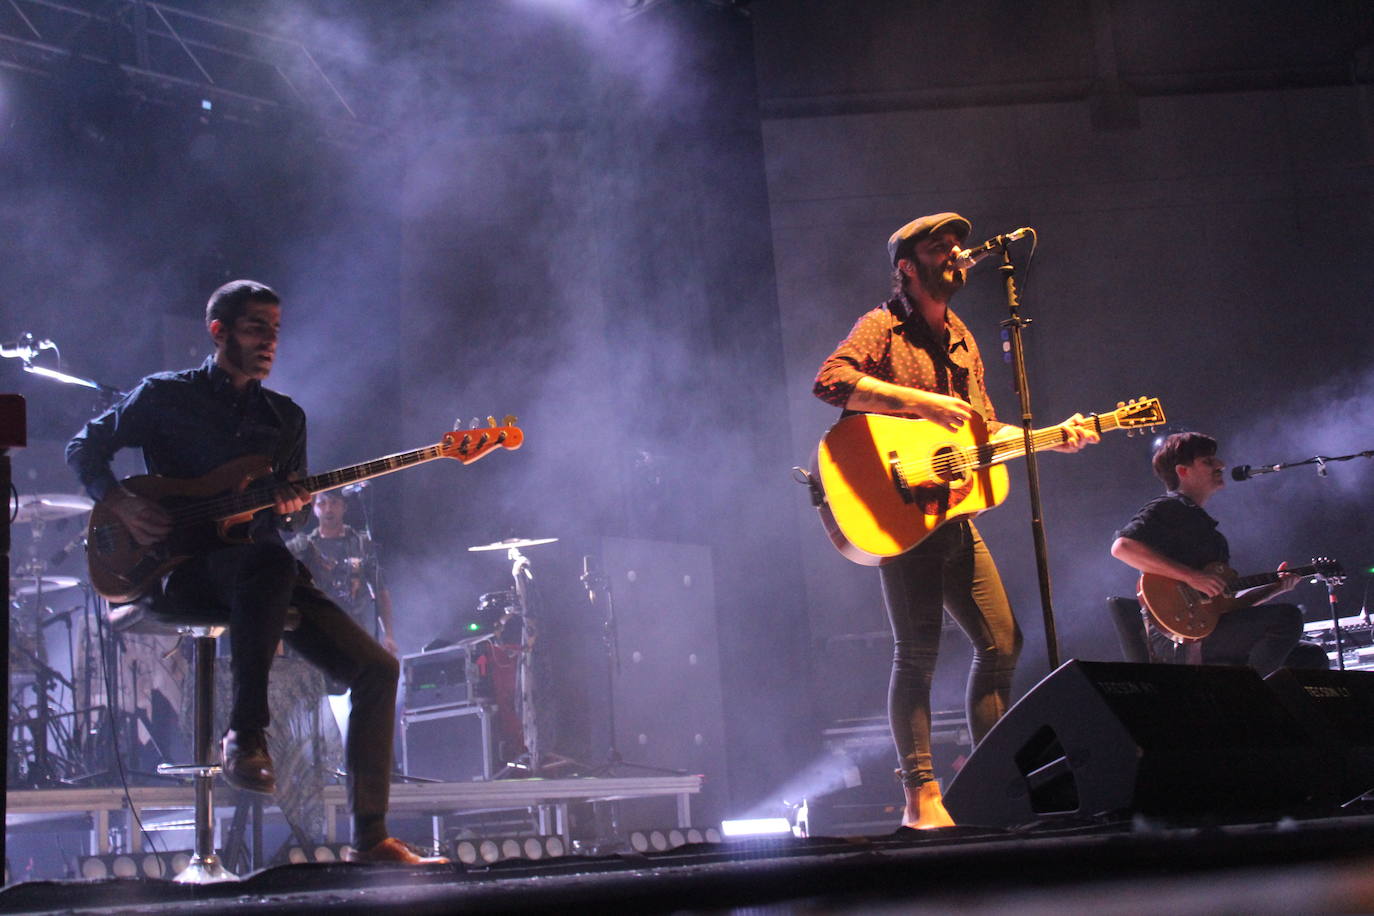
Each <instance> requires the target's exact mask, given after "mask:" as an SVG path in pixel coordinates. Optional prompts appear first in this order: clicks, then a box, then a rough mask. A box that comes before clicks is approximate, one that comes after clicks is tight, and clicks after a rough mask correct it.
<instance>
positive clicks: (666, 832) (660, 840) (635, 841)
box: [626, 827, 720, 852]
mask: <svg viewBox="0 0 1374 916" xmlns="http://www.w3.org/2000/svg"><path fill="white" fill-rule="evenodd" d="M626 841H627V842H628V843H629V845H630V848H631V849H633V850H634V851H635V852H665V851H667V850H669V849H677V848H678V847H679V846H687V845H690V844H692V843H719V842H720V831H719V830H717V829H716V828H714V827H707V828H705V829H704V830H703V829H701V828H699V827H664V828H660V829H656V830H655V829H647V830H632V831H631V832H630V835H629V836H628V837H626Z"/></svg>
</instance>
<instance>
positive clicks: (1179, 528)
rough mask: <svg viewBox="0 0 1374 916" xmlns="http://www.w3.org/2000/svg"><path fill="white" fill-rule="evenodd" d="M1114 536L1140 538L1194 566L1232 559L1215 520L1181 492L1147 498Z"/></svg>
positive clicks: (1196, 567)
mask: <svg viewBox="0 0 1374 916" xmlns="http://www.w3.org/2000/svg"><path fill="white" fill-rule="evenodd" d="M1116 536H1117V537H1119V538H1130V539H1131V540H1133V541H1139V542H1140V543H1142V544H1144V545H1145V546H1146V547H1150V548H1153V549H1154V550H1156V551H1158V552H1159V553H1161V554H1163V555H1164V556H1166V557H1168V558H1169V559H1171V560H1174V561H1175V562H1178V563H1182V564H1183V565H1184V566H1188V567H1191V568H1193V569H1201V568H1202V567H1204V566H1206V565H1207V564H1208V563H1216V562H1221V563H1227V562H1229V561H1230V559H1231V548H1230V546H1229V545H1228V544H1227V543H1226V537H1225V536H1224V535H1223V534H1222V533H1221V532H1220V531H1218V530H1217V520H1216V519H1214V518H1212V516H1210V515H1208V514H1207V513H1206V511H1204V510H1203V508H1202V507H1201V506H1199V505H1198V504H1197V503H1195V502H1193V501H1192V500H1191V499H1189V498H1188V497H1186V496H1184V495H1183V494H1182V493H1168V494H1165V495H1164V496H1158V497H1156V498H1154V499H1152V500H1150V501H1149V502H1147V503H1146V504H1145V505H1144V506H1142V507H1141V508H1140V511H1139V512H1137V513H1136V514H1135V518H1133V519H1131V520H1130V521H1129V522H1127V523H1126V525H1125V527H1123V528H1122V529H1121V530H1120V531H1118V532H1117V533H1116Z"/></svg>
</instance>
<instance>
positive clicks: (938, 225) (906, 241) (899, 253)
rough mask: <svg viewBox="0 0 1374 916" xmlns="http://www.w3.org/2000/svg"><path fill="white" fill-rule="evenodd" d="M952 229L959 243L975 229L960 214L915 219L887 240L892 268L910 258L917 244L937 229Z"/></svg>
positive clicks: (940, 214)
mask: <svg viewBox="0 0 1374 916" xmlns="http://www.w3.org/2000/svg"><path fill="white" fill-rule="evenodd" d="M944 228H950V229H953V230H954V231H955V232H956V233H957V234H958V236H959V241H961V242H962V241H963V240H964V239H966V238H968V234H969V232H970V231H972V229H973V224H972V223H970V222H969V221H968V220H966V219H964V218H963V217H962V216H960V215H959V214H958V213H932V214H930V215H929V216H922V217H919V218H917V219H913V220H912V221H911V222H909V223H907V224H906V225H905V226H903V227H902V228H900V229H898V230H897V231H896V232H894V233H892V236H891V237H890V238H888V240H887V254H888V257H890V258H891V259H892V266H893V267H896V266H897V262H898V261H900V260H901V259H902V258H909V257H910V256H911V250H912V249H913V248H914V247H916V243H917V242H919V241H920V240H921V239H923V238H925V237H926V236H928V235H930V234H931V233H932V232H935V231H936V230H937V229H944Z"/></svg>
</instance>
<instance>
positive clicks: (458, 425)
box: [453, 417, 463, 430]
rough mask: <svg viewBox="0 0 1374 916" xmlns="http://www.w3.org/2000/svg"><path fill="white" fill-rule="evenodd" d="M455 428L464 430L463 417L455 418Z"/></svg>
mask: <svg viewBox="0 0 1374 916" xmlns="http://www.w3.org/2000/svg"><path fill="white" fill-rule="evenodd" d="M453 428H454V429H455V430H459V429H462V428H463V418H462V417H454V418H453Z"/></svg>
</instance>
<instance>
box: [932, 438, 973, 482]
mask: <svg viewBox="0 0 1374 916" xmlns="http://www.w3.org/2000/svg"><path fill="white" fill-rule="evenodd" d="M930 467H931V470H932V471H933V472H934V474H935V477H936V479H937V480H943V481H944V482H945V483H953V482H954V481H956V480H963V479H964V478H965V477H967V476H968V460H967V459H965V458H964V456H963V455H961V454H959V452H958V450H957V449H955V448H953V447H951V446H948V445H947V446H945V447H944V448H941V449H937V450H936V451H935V454H934V455H932V456H931V458H930Z"/></svg>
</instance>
